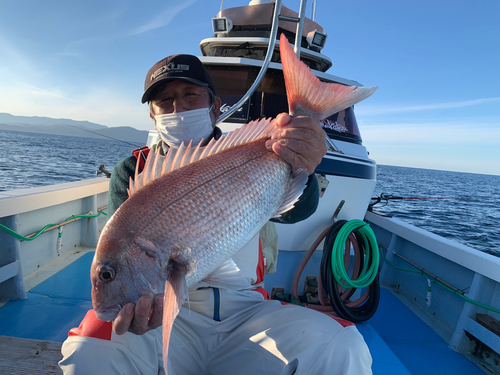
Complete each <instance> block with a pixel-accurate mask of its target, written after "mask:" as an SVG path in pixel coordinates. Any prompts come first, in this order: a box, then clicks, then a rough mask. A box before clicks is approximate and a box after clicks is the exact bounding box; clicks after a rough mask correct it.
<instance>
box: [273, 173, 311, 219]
mask: <svg viewBox="0 0 500 375" xmlns="http://www.w3.org/2000/svg"><path fill="white" fill-rule="evenodd" d="M308 179H309V173H308V172H307V169H297V170H296V171H295V172H294V173H293V174H292V179H291V181H290V186H289V188H288V191H287V193H286V195H285V197H284V199H283V202H282V203H281V206H280V207H279V208H278V209H277V210H276V212H275V213H274V215H273V217H280V216H281V214H283V213H285V212H287V211H289V210H291V209H292V208H293V206H294V205H295V203H296V202H297V201H298V200H299V198H300V196H301V195H302V193H303V192H304V189H305V188H306V185H307V180H308Z"/></svg>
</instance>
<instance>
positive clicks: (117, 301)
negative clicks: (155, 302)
mask: <svg viewBox="0 0 500 375" xmlns="http://www.w3.org/2000/svg"><path fill="white" fill-rule="evenodd" d="M155 250H156V248H155V245H154V244H153V242H151V241H149V240H141V239H135V240H132V241H127V240H117V241H113V240H112V239H109V238H103V237H102V236H101V239H100V240H99V244H98V245H97V248H96V254H95V256H94V260H93V262H92V266H91V270H90V278H91V282H92V306H93V308H94V311H95V314H96V317H97V318H99V319H101V320H104V321H111V320H114V319H115V318H116V316H117V315H118V312H119V311H120V310H121V309H122V308H123V306H125V305H126V304H127V303H129V302H132V303H137V300H138V299H139V297H140V296H144V295H149V296H150V297H151V298H153V297H154V296H155V295H156V294H160V293H163V290H164V286H165V279H166V278H165V277H164V272H163V271H162V267H161V262H160V259H159V257H158V256H157V254H158V253H157V252H156V251H155Z"/></svg>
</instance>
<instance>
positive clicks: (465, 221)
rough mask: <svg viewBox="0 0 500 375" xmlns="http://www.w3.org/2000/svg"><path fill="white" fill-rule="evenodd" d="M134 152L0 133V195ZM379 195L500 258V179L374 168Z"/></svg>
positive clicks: (409, 216) (101, 142)
mask: <svg viewBox="0 0 500 375" xmlns="http://www.w3.org/2000/svg"><path fill="white" fill-rule="evenodd" d="M140 146H142V145H141V144H136V145H131V144H124V143H122V142H118V141H113V140H109V139H93V138H79V137H67V136H57V135H48V134H35V133H22V132H13V131H4V130H0V149H2V150H4V152H2V153H0V191H8V190H15V189H25V188H29V187H37V186H46V185H54V184H59V183H63V182H71V181H78V180H82V179H89V178H95V177H96V171H97V170H98V168H99V166H100V165H101V164H104V166H105V167H106V169H107V170H108V171H110V172H111V171H112V169H113V167H114V165H115V164H116V163H117V162H118V161H120V160H121V159H123V158H125V157H127V156H129V155H131V152H132V150H133V149H134V148H137V147H140ZM5 150H6V151H7V152H5ZM383 193H384V194H390V195H392V196H394V197H402V198H418V199H399V200H392V199H390V200H388V201H384V202H381V203H380V204H378V205H376V206H375V210H377V211H380V212H383V213H385V214H388V215H391V216H394V217H397V218H399V219H401V220H403V221H406V222H408V223H410V224H413V225H415V226H417V227H420V228H423V229H426V230H428V231H431V232H433V233H436V234H438V235H440V236H443V237H446V238H452V239H454V240H456V241H458V242H461V243H463V244H465V245H468V246H471V247H473V248H476V249H478V250H481V251H485V252H488V253H490V254H495V255H498V256H500V230H499V227H498V223H499V222H500V176H491V175H480V174H471V173H459V172H447V171H438V170H429V169H416V168H403V167H393V166H386V165H379V166H378V170H377V185H376V187H375V191H374V194H373V196H379V195H380V194H383ZM430 198H446V199H430Z"/></svg>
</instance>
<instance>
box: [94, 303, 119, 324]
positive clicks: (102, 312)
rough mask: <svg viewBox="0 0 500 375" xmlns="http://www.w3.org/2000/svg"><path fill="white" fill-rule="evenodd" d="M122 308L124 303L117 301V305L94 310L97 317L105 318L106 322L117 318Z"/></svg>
mask: <svg viewBox="0 0 500 375" xmlns="http://www.w3.org/2000/svg"><path fill="white" fill-rule="evenodd" d="M121 309H122V305H120V304H119V303H117V304H116V305H112V306H106V307H101V308H98V309H94V312H95V316H96V318H97V319H100V320H103V321H105V322H110V321H112V320H115V318H116V317H117V315H118V313H119V312H120V310H121Z"/></svg>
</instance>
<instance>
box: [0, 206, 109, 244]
mask: <svg viewBox="0 0 500 375" xmlns="http://www.w3.org/2000/svg"><path fill="white" fill-rule="evenodd" d="M101 214H103V215H106V216H107V215H108V214H107V213H106V212H104V211H99V212H98V213H97V214H95V215H73V216H70V217H68V218H67V219H66V220H64V221H63V222H62V223H61V224H64V223H65V222H67V221H69V220H72V219H76V218H79V217H97V216H100V215H101ZM57 225H59V224H47V225H46V226H44V227H43V228H42V229H40V230H39V231H38V232H37V233H36V234H35V235H33V236H32V237H24V236H23V235H21V234H19V233H17V232H15V231H13V230H12V229H10V228H8V227H6V226H5V225H3V224H0V229H3V230H4V231H5V232H7V233H9V234H10V235H12V236H14V237H16V238H17V239H18V240H20V241H33V240H34V239H35V238H37V237H38V236H40V235H41V234H42V233H44V232H45V231H46V230H47V229H49V228H51V227H55V226H57Z"/></svg>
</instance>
